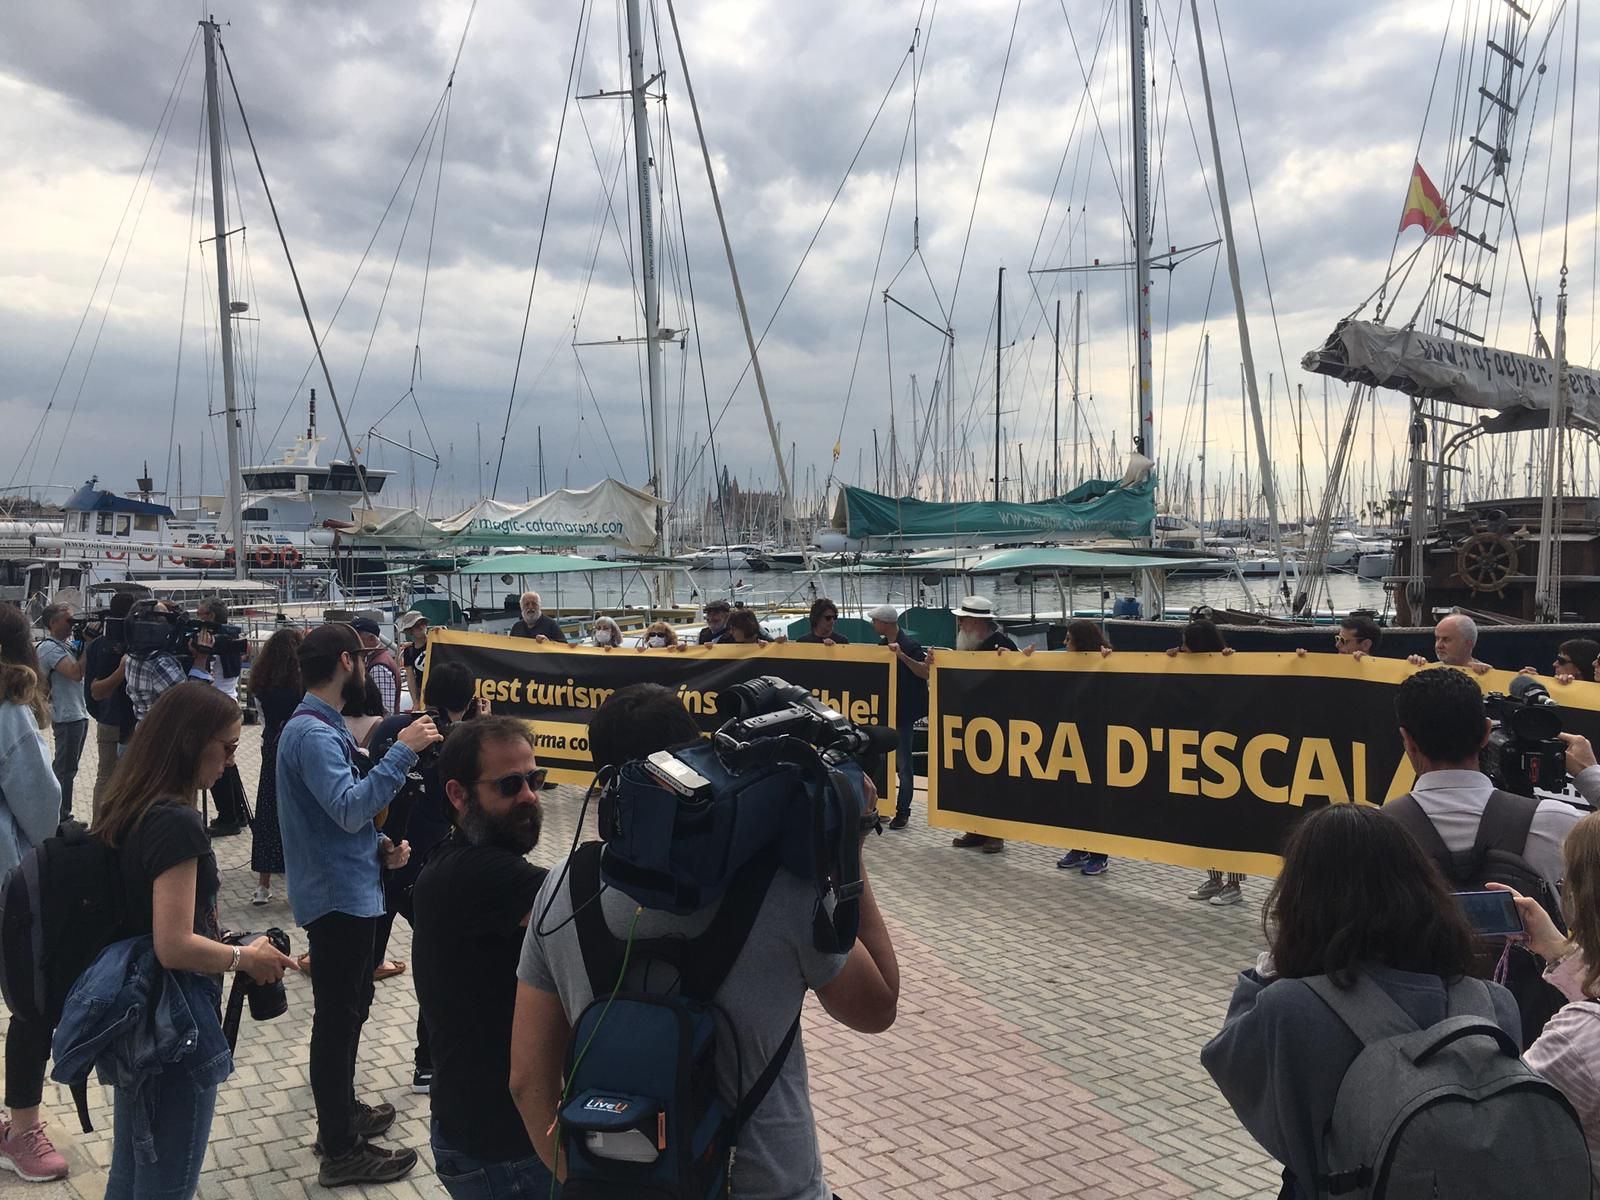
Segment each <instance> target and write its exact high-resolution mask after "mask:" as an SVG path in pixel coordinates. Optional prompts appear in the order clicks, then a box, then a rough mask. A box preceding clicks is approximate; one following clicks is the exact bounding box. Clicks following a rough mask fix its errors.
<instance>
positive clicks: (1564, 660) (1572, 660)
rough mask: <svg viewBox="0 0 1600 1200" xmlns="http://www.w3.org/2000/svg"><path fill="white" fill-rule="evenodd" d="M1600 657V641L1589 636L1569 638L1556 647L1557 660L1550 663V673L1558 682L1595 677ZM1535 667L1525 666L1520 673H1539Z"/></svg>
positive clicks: (1585, 680) (1586, 680) (1584, 680)
mask: <svg viewBox="0 0 1600 1200" xmlns="http://www.w3.org/2000/svg"><path fill="white" fill-rule="evenodd" d="M1597 659H1600V642H1594V641H1590V640H1589V639H1588V638H1568V639H1567V640H1566V641H1564V642H1562V643H1561V645H1559V646H1557V647H1556V660H1555V662H1553V663H1551V664H1550V667H1551V670H1550V674H1551V676H1552V677H1553V678H1554V679H1555V681H1556V682H1557V683H1571V682H1572V681H1573V680H1582V681H1583V682H1585V683H1587V682H1588V681H1589V680H1591V679H1593V678H1594V668H1595V662H1596V660H1597ZM1538 673H1539V672H1538V671H1537V670H1535V669H1534V668H1533V667H1523V668H1522V670H1521V671H1519V672H1518V674H1519V675H1537V674H1538Z"/></svg>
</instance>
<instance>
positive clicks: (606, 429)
mask: <svg viewBox="0 0 1600 1200" xmlns="http://www.w3.org/2000/svg"><path fill="white" fill-rule="evenodd" d="M572 360H573V362H575V363H577V364H578V376H579V377H580V378H581V379H582V380H583V390H584V391H586V392H587V393H588V394H589V404H590V405H591V406H592V407H593V408H594V415H595V420H596V421H597V422H598V423H599V425H600V432H601V433H603V434H605V435H606V445H607V446H609V447H610V449H611V459H612V461H613V462H615V463H616V464H617V474H618V475H621V476H622V477H623V478H627V475H628V472H627V469H626V468H625V467H623V465H622V456H621V455H619V454H618V453H617V444H616V443H615V442H613V441H612V440H611V427H610V425H609V424H608V423H607V421H606V415H605V413H603V412H601V411H600V401H599V400H598V399H596V398H595V394H594V387H593V385H591V384H590V383H589V372H588V371H585V370H584V369H583V355H581V354H579V353H578V348H577V347H576V346H574V347H573V348H572Z"/></svg>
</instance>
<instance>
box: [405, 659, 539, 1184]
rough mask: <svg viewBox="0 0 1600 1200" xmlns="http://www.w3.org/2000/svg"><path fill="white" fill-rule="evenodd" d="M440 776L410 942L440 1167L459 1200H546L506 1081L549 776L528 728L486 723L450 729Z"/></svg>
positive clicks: (505, 721)
mask: <svg viewBox="0 0 1600 1200" xmlns="http://www.w3.org/2000/svg"><path fill="white" fill-rule="evenodd" d="M440 669H442V668H440V667H435V668H434V671H435V672H438V671H439V670H440ZM428 691H429V695H430V696H431V695H432V692H433V678H432V677H430V679H429V681H428ZM438 776H439V780H440V782H441V785H442V787H443V789H444V794H445V796H446V797H447V800H448V804H449V809H450V813H451V817H452V821H453V827H452V829H451V830H450V833H449V835H448V836H447V837H446V838H445V840H444V841H443V842H441V843H440V844H439V845H438V847H437V848H435V850H434V851H433V853H432V854H431V855H430V856H429V858H428V862H427V864H426V865H425V866H424V867H423V869H422V874H421V876H420V877H419V878H418V880H417V884H416V888H415V890H414V893H413V898H412V903H413V923H412V929H413V933H412V943H411V952H412V957H413V959H414V960H415V963H416V982H417V1002H418V1005H419V1007H420V1008H421V1010H422V1018H423V1021H424V1022H425V1023H426V1025H427V1029H428V1036H429V1041H430V1043H431V1050H432V1054H433V1086H432V1089H431V1096H430V1099H431V1104H432V1108H433V1124H432V1141H433V1157H434V1163H435V1166H436V1169H437V1171H438V1175H439V1181H440V1182H441V1183H442V1184H443V1185H444V1188H445V1191H447V1192H449V1193H450V1195H451V1196H454V1197H456V1198H457V1200H467V1198H468V1197H477V1196H482V1195H488V1194H491V1193H492V1194H493V1195H495V1196H526V1197H540V1198H541V1200H543V1198H545V1197H548V1196H549V1195H550V1193H551V1186H550V1172H549V1170H548V1169H547V1168H546V1167H545V1165H544V1164H543V1163H542V1162H541V1161H540V1160H539V1156H538V1154H537V1153H535V1151H534V1148H533V1143H532V1142H531V1141H530V1140H529V1139H528V1133H527V1130H526V1128H524V1126H523V1123H522V1118H521V1116H520V1115H519V1114H518V1112H517V1106H516V1103H515V1102H514V1101H513V1100H512V1097H511V1088H510V1086H509V1083H508V1080H509V1079H510V1077H511V1020H512V1013H513V1011H514V1009H515V1006H516V994H517V961H518V958H519V957H520V955H521V953H522V939H523V931H524V929H526V927H527V925H528V918H529V914H530V913H531V911H532V909H533V904H534V898H535V897H536V896H537V895H538V894H539V888H540V887H541V885H543V883H544V880H545V875H546V871H545V869H544V868H543V867H536V866H533V865H532V864H531V863H529V862H528V860H527V857H526V856H527V854H528V852H529V851H530V850H532V849H533V848H534V846H535V845H537V844H538V841H539V826H540V819H541V813H540V808H539V793H540V791H541V790H543V788H544V783H545V772H544V769H543V768H542V767H540V766H538V764H537V763H536V762H535V760H534V754H533V739H532V737H531V735H530V734H529V732H528V728H527V726H526V725H524V724H523V723H522V722H520V721H514V720H511V719H510V718H509V717H490V716H483V717H478V718H477V719H475V720H472V721H468V722H466V723H465V724H462V725H457V726H455V727H454V728H452V729H451V731H450V735H449V737H447V738H446V739H445V744H444V749H443V750H442V751H441V752H440V755H439V763H438Z"/></svg>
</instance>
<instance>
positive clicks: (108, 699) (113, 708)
mask: <svg viewBox="0 0 1600 1200" xmlns="http://www.w3.org/2000/svg"><path fill="white" fill-rule="evenodd" d="M132 607H133V593H132V592H118V593H116V594H115V595H114V596H112V597H111V604H110V606H109V607H108V608H107V610H106V623H105V632H104V633H103V634H102V635H101V636H100V637H97V638H95V639H94V641H92V642H90V643H89V646H88V650H87V652H86V654H85V656H84V666H83V683H84V691H85V692H86V693H87V697H88V699H87V703H88V706H89V715H90V716H92V717H93V718H94V721H95V735H94V741H95V750H96V752H97V754H96V761H95V777H94V800H93V807H92V809H91V814H92V817H91V819H92V818H93V817H98V816H99V815H100V801H101V800H102V799H103V798H104V796H105V790H106V781H107V780H109V779H110V778H111V772H112V770H113V769H114V768H115V767H116V765H117V759H118V758H120V757H121V756H122V750H123V747H124V746H126V745H127V744H128V739H129V738H130V737H132V736H133V702H132V701H130V700H129V699H128V693H127V690H126V688H125V687H124V686H123V685H124V683H126V681H127V661H128V636H127V631H126V629H125V627H124V626H125V618H126V617H127V615H128V610H129V609H130V608H132Z"/></svg>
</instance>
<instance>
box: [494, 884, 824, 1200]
mask: <svg viewBox="0 0 1600 1200" xmlns="http://www.w3.org/2000/svg"><path fill="white" fill-rule="evenodd" d="M557 884H559V885H560V888H559V891H558V890H557ZM600 904H601V907H602V908H603V909H604V910H605V915H606V924H607V925H608V926H609V927H610V929H611V932H612V934H613V935H614V936H615V937H618V938H626V937H627V936H628V929H629V927H630V925H632V923H633V915H634V910H635V908H636V907H637V906H636V905H635V904H634V902H633V901H632V900H631V899H630V898H629V897H628V896H626V895H624V894H623V893H622V892H619V891H617V890H615V889H607V890H605V891H604V892H603V893H602V895H601V898H600ZM815 904H816V893H815V892H814V891H813V889H812V888H811V886H810V885H809V884H806V883H804V882H802V881H801V880H800V879H798V878H796V877H795V876H793V875H791V874H789V873H788V872H787V871H783V870H780V871H779V872H778V873H777V875H776V876H775V877H774V878H773V880H772V886H771V888H770V889H769V890H768V891H767V898H766V901H765V902H764V903H763V904H762V906H761V912H760V914H759V915H758V916H757V917H756V921H755V925H754V926H752V928H751V930H750V936H749V938H748V939H746V941H745V944H744V949H743V950H741V951H740V952H739V957H738V958H737V959H736V960H735V961H734V964H733V969H732V970H730V971H729V972H728V977H727V979H725V980H724V981H723V984H722V987H721V988H720V989H719V990H718V992H717V995H716V1003H717V1005H718V1007H719V1008H721V1009H722V1011H723V1012H724V1013H726V1014H727V1016H728V1021H726V1022H722V1021H719V1022H718V1040H717V1072H718V1075H719V1077H720V1083H721V1089H722V1095H723V1099H724V1100H725V1101H727V1102H728V1103H729V1104H732V1103H734V1102H735V1101H736V1100H737V1099H738V1097H739V1096H742V1095H744V1094H745V1093H746V1092H748V1091H749V1090H750V1088H751V1087H752V1086H753V1085H754V1083H755V1081H756V1080H757V1079H758V1078H759V1077H760V1075H761V1072H762V1071H763V1070H764V1069H765V1068H766V1065H767V1063H768V1062H769V1061H770V1060H771V1058H772V1056H773V1055H774V1054H775V1053H777V1051H778V1047H779V1046H780V1045H782V1043H783V1039H784V1035H785V1034H787V1033H788V1032H789V1026H790V1024H791V1023H792V1022H793V1021H794V1017H795V1014H796V1013H797V1012H799V1011H800V1005H801V1004H802V1003H803V1002H804V1000H805V995H806V991H807V990H808V989H810V990H815V989H817V988H820V987H825V986H826V985H827V984H829V983H831V982H832V981H833V980H834V979H835V978H836V977H837V976H838V974H839V972H840V971H842V970H844V964H845V958H846V956H845V955H843V954H824V953H822V952H820V951H818V950H817V949H816V948H815V947H814V946H813V945H812V943H811V915H812V911H813V909H814V907H815ZM546 905H548V906H549V912H546V911H545V907H546ZM715 912H716V910H715V908H710V909H705V910H703V911H701V912H698V913H695V914H693V915H692V916H687V917H679V916H674V915H673V914H671V913H665V912H659V911H653V910H649V909H646V910H645V911H644V912H643V914H642V915H641V916H640V917H639V924H638V927H637V929H636V930H635V932H634V936H635V938H636V939H637V940H644V939H648V938H659V937H665V936H669V935H671V934H683V935H686V936H688V937H694V936H696V935H697V934H699V933H701V932H703V931H704V930H705V929H706V927H707V926H708V925H709V924H710V923H711V919H712V917H713V916H714V915H715ZM533 916H534V919H533V920H532V921H530V922H529V923H528V932H527V935H526V937H525V938H524V940H523V943H522V962H521V965H520V966H519V967H518V968H517V978H518V979H520V980H522V982H523V983H525V984H527V985H528V986H529V987H535V988H538V989H540V990H541V991H546V992H555V993H556V994H558V995H559V996H560V997H561V1007H562V1009H563V1010H564V1011H565V1012H566V1014H567V1018H568V1020H569V1021H572V1020H576V1019H577V1016H578V1014H579V1013H581V1012H582V1011H583V1009H584V1007H585V1006H587V1005H588V1004H589V1002H590V1001H591V1000H593V999H594V996H593V993H592V991H591V989H590V987H589V976H588V974H587V973H586V972H585V971H584V967H583V955H582V952H581V951H580V949H579V946H578V932H577V926H576V924H575V923H574V922H572V921H571V920H570V918H571V916H572V892H571V889H570V884H569V877H568V873H567V870H566V866H565V865H564V864H563V865H561V866H558V867H555V868H552V870H551V871H550V875H549V877H548V878H547V879H546V880H545V883H544V886H543V887H542V888H541V889H540V890H539V898H538V900H536V901H535V902H534V906H533ZM540 930H548V931H550V932H549V933H548V934H546V935H541V933H540ZM672 975H673V972H672V969H671V967H668V966H664V965H662V964H661V963H659V962H656V963H653V964H651V965H650V971H649V984H650V990H651V991H656V992H659V991H664V990H666V989H668V988H669V987H670V986H671V985H672V983H673V982H674V981H673V979H672ZM643 982H644V971H643V970H642V969H641V967H640V964H637V963H636V964H634V965H633V966H632V967H630V969H629V978H628V979H627V980H626V981H625V982H624V985H623V986H624V990H630V989H634V990H636V989H639V988H641V987H642V985H643ZM730 1026H731V1028H730ZM803 1043H804V1038H803V1037H796V1038H795V1042H794V1046H793V1047H792V1048H791V1049H790V1051H789V1057H788V1059H787V1060H786V1061H785V1062H784V1065H783V1070H782V1071H781V1072H779V1074H778V1078H777V1080H776V1081H775V1082H774V1083H773V1085H772V1090H771V1091H769V1092H768V1093H767V1096H766V1099H764V1100H763V1101H762V1102H761V1106H760V1107H759V1108H758V1109H757V1110H756V1112H755V1114H754V1115H753V1116H752V1117H751V1118H750V1122H749V1124H748V1125H746V1126H745V1127H744V1130H743V1131H742V1132H741V1133H740V1135H739V1148H738V1154H737V1155H736V1156H735V1160H734V1169H733V1195H734V1197H735V1198H736V1200H829V1197H830V1196H831V1194H832V1193H830V1192H829V1190H828V1185H827V1183H826V1181H825V1180H824V1179H823V1177H822V1153H821V1151H820V1150H819V1149H818V1148H817V1128H816V1120H815V1118H814V1117H813V1116H812V1114H811V1089H810V1084H809V1082H808V1080H807V1076H806V1056H805V1047H804V1045H803ZM736 1070H738V1071H739V1072H740V1075H741V1077H740V1079H739V1080H738V1086H737V1087H735V1080H734V1072H735V1071H736Z"/></svg>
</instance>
